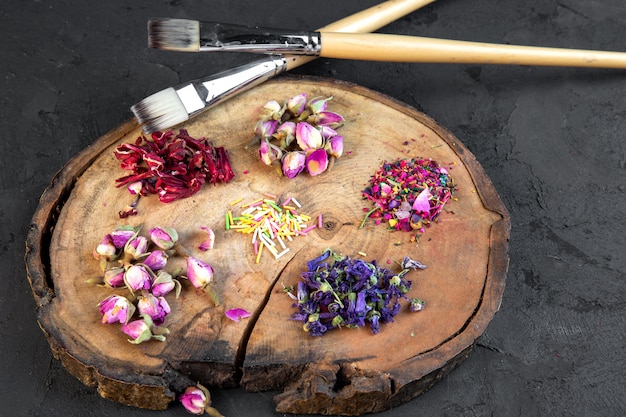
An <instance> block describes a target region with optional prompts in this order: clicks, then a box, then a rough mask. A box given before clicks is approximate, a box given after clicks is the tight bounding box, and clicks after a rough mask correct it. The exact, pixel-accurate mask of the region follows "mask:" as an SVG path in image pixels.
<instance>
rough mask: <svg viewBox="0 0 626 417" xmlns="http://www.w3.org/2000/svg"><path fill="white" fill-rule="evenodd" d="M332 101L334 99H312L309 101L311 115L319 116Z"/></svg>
mask: <svg viewBox="0 0 626 417" xmlns="http://www.w3.org/2000/svg"><path fill="white" fill-rule="evenodd" d="M330 100H332V97H327V98H322V97H315V98H312V99H311V101H309V109H310V110H311V113H313V114H317V113H319V112H321V111H324V110H326V108H327V107H328V102H329V101H330Z"/></svg>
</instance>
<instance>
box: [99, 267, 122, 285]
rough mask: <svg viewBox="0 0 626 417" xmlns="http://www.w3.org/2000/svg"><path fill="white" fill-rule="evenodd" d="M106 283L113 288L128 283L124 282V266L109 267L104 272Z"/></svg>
mask: <svg viewBox="0 0 626 417" xmlns="http://www.w3.org/2000/svg"><path fill="white" fill-rule="evenodd" d="M103 279H104V283H105V284H106V285H107V286H109V287H112V288H121V287H123V286H124V285H126V282H124V268H121V267H116V268H111V269H107V270H106V271H105V272H104V278H103Z"/></svg>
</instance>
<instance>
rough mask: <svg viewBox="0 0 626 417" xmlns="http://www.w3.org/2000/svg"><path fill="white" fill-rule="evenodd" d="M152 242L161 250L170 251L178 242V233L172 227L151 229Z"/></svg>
mask: <svg viewBox="0 0 626 417" xmlns="http://www.w3.org/2000/svg"><path fill="white" fill-rule="evenodd" d="M150 240H152V242H153V243H154V244H155V245H157V246H158V247H159V248H160V249H163V250H170V249H172V248H173V247H174V246H175V245H176V243H177V242H178V232H176V230H175V229H173V228H171V227H153V228H152V229H150Z"/></svg>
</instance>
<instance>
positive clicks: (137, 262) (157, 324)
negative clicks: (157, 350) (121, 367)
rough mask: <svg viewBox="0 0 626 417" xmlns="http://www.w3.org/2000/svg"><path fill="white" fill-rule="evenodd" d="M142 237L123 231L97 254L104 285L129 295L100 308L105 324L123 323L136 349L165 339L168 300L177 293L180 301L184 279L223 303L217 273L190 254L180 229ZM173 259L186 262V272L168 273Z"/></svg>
mask: <svg viewBox="0 0 626 417" xmlns="http://www.w3.org/2000/svg"><path fill="white" fill-rule="evenodd" d="M203 230H206V228H204V229H203ZM139 232H140V229H139V228H133V227H129V226H122V227H119V228H117V229H115V230H114V231H112V232H111V233H107V234H106V235H105V236H104V238H103V239H102V241H101V242H100V244H98V246H97V247H96V249H95V250H94V253H93V255H94V257H95V258H96V259H98V260H99V261H100V267H101V270H102V271H103V276H102V282H101V283H102V285H104V286H106V287H109V288H116V289H124V290H126V293H125V294H123V295H121V294H112V295H110V296H108V297H106V298H105V299H104V300H102V301H101V302H100V303H99V305H98V307H99V310H100V314H101V316H102V323H105V324H114V323H120V324H121V325H122V327H121V330H122V331H123V332H124V333H126V335H128V336H129V337H130V339H129V342H131V343H133V344H138V343H142V342H146V341H148V340H152V339H155V340H159V341H164V340H165V339H166V336H167V335H168V334H169V330H168V329H167V327H165V326H164V323H165V320H166V318H167V316H168V315H169V314H170V312H171V308H170V305H169V303H168V302H167V299H166V296H167V295H168V294H170V293H171V292H174V293H175V296H176V297H178V295H179V294H180V291H181V284H180V281H179V279H187V280H188V281H189V282H190V283H191V284H192V285H193V286H194V287H195V288H198V289H202V290H205V291H207V292H208V294H209V295H210V296H211V298H212V300H213V302H214V303H215V304H216V305H218V304H219V299H218V297H217V294H216V293H215V291H214V290H213V288H212V285H211V283H212V281H213V273H214V272H213V268H212V267H211V265H209V264H208V263H206V262H204V261H202V260H200V259H197V258H194V257H192V256H190V255H189V254H188V252H187V251H186V250H185V249H184V248H183V247H182V246H181V245H180V244H179V242H178V233H177V232H176V230H175V229H172V228H167V227H154V228H152V229H150V232H149V236H148V237H145V236H142V235H140V234H139ZM211 234H212V233H209V239H210V236H211ZM172 256H184V257H185V258H186V267H187V271H186V273H183V272H182V271H178V272H168V271H167V270H166V267H167V266H168V260H169V259H170V258H171V257H172Z"/></svg>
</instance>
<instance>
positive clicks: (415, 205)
mask: <svg viewBox="0 0 626 417" xmlns="http://www.w3.org/2000/svg"><path fill="white" fill-rule="evenodd" d="M455 191H456V185H455V184H454V180H453V179H452V177H451V176H450V175H449V174H448V171H447V170H446V169H445V168H444V167H442V166H440V165H439V164H437V162H436V161H433V160H432V159H419V158H413V159H398V160H396V161H394V162H385V163H383V164H382V166H381V167H380V168H379V169H378V170H377V171H376V172H375V173H374V175H372V177H371V178H370V181H369V185H368V186H367V187H366V188H365V189H364V190H363V191H362V195H363V197H364V198H365V199H367V200H370V201H371V202H372V203H373V204H374V208H372V209H371V210H369V211H367V209H364V211H367V214H366V216H365V218H364V219H363V221H362V223H361V227H362V226H363V225H364V224H365V221H366V220H367V219H368V218H374V219H376V221H377V224H378V223H380V222H381V221H385V222H387V223H388V224H389V227H390V228H392V229H395V230H404V231H419V232H421V233H424V231H425V229H424V228H425V227H427V226H429V225H430V224H431V223H432V222H433V221H435V220H436V219H437V218H438V216H439V214H440V213H441V211H442V210H443V207H444V205H445V204H446V203H447V202H448V201H449V200H450V198H451V197H452V195H453V194H454V192H455Z"/></svg>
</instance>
